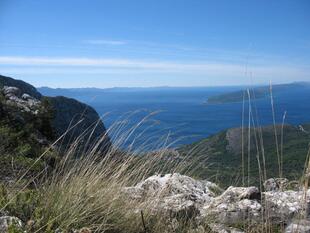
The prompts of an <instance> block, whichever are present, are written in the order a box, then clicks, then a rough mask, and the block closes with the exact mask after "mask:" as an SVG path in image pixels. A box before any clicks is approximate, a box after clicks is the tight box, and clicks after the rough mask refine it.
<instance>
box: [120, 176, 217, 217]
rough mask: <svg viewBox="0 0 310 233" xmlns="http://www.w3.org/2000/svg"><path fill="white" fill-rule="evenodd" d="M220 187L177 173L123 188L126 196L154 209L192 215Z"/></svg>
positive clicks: (195, 214) (211, 197)
mask: <svg viewBox="0 0 310 233" xmlns="http://www.w3.org/2000/svg"><path fill="white" fill-rule="evenodd" d="M219 190H220V188H219V187H218V186H217V185H216V184H214V183H212V182H209V181H197V180H194V179H192V178H190V177H188V176H183V175H180V174H178V173H174V174H166V175H164V176H160V175H154V176H151V177H149V178H148V179H146V180H144V181H142V182H141V183H139V184H137V185H136V186H134V187H128V188H126V189H125V190H124V192H125V193H126V196H127V197H130V198H132V199H135V200H138V201H141V202H148V201H151V204H150V205H149V206H152V208H153V210H154V212H156V211H160V212H169V213H170V214H171V213H173V214H174V215H178V216H180V215H182V216H187V217H190V218H192V217H193V216H197V215H200V210H201V209H202V207H203V206H204V205H205V204H207V203H209V202H210V201H212V199H213V198H214V197H215V196H216V192H218V191H219Z"/></svg>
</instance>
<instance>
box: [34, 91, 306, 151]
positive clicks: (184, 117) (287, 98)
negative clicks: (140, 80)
mask: <svg viewBox="0 0 310 233" xmlns="http://www.w3.org/2000/svg"><path fill="white" fill-rule="evenodd" d="M233 90H239V88H238V87H221V88H219V87H217V88H210V87H207V88H146V89H144V88H142V89H139V88H137V89H110V90H109V89H107V90H100V91H98V90H97V91H64V90H62V91H61V93H57V92H55V93H51V92H45V91H43V90H40V91H41V92H43V94H46V95H57V94H61V95H65V96H67V97H72V98H76V99H78V100H80V101H82V102H85V103H87V104H89V105H91V106H92V107H94V108H95V109H96V110H97V112H98V113H99V114H100V115H103V116H104V118H103V119H104V123H105V125H106V127H107V128H109V127H111V126H114V127H113V129H114V130H112V132H111V136H112V134H113V135H116V133H117V132H120V131H122V132H123V133H124V132H126V131H128V130H129V129H130V128H131V127H134V126H136V125H137V124H138V123H139V122H140V121H142V120H143V119H144V118H145V117H147V119H144V121H143V122H142V123H141V125H140V126H139V127H137V129H135V130H134V131H132V134H131V135H129V137H128V139H127V140H126V142H125V143H124V144H126V145H129V144H130V143H132V142H134V143H135V144H134V146H136V147H137V146H141V145H144V144H145V145H146V144H148V145H150V144H152V143H153V144H154V145H158V146H162V145H159V144H160V143H159V142H162V143H163V142H166V143H167V144H169V143H171V142H173V144H171V146H178V145H181V144H187V143H192V142H194V141H197V140H199V139H202V138H206V137H208V136H210V135H212V134H215V133H217V132H220V131H221V130H224V129H227V128H231V127H240V125H241V122H242V107H243V104H242V103H230V104H216V105H209V104H206V100H207V99H208V97H209V96H211V95H214V94H219V93H223V92H228V91H233ZM251 104H252V113H253V115H254V118H255V120H257V121H258V122H259V124H261V125H266V124H271V123H272V113H271V104H270V99H261V100H257V101H253V102H252V103H251ZM274 106H275V115H276V121H277V122H279V123H280V122H282V118H283V114H284V112H285V111H286V119H285V122H286V123H290V124H294V125H298V124H301V123H305V122H310V91H309V89H305V90H302V91H300V90H298V91H296V90H295V91H294V90H292V91H289V92H283V93H278V94H277V95H275V96H274ZM155 112H156V114H155ZM245 112H246V114H245V115H246V117H245V124H247V119H248V103H245ZM152 113H153V114H152ZM150 114H151V115H150ZM112 138H113V136H112ZM119 138H120V137H119V136H115V138H113V140H117V139H119ZM163 139H167V140H163ZM152 149H154V146H153V147H152Z"/></svg>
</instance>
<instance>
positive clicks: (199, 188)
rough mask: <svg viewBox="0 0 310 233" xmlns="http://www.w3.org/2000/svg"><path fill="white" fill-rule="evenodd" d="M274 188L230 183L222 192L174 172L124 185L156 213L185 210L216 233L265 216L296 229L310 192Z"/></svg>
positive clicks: (306, 227)
mask: <svg viewBox="0 0 310 233" xmlns="http://www.w3.org/2000/svg"><path fill="white" fill-rule="evenodd" d="M279 181H280V180H279ZM281 181H282V180H281ZM283 181H285V182H286V180H284V179H283ZM282 183H283V182H282ZM272 190H273V191H268V192H260V190H259V189H258V188H257V187H254V186H252V187H233V186H230V187H229V188H228V189H227V190H225V191H222V190H221V189H220V188H219V187H218V186H217V185H216V184H214V183H212V182H209V181H205V180H200V181H199V180H195V179H193V178H191V177H188V176H184V175H180V174H178V173H175V174H166V175H154V176H151V177H149V178H147V179H146V180H144V181H142V182H140V183H138V184H137V185H136V186H133V187H127V188H125V189H124V193H125V194H126V195H125V196H126V198H128V199H131V200H135V201H137V202H140V203H146V202H149V206H152V207H153V212H154V213H156V212H157V213H159V212H160V213H161V214H162V213H165V211H166V213H170V214H171V213H179V215H178V214H177V215H178V216H180V213H182V216H187V217H189V216H190V218H195V219H197V222H198V223H205V222H208V223H210V228H211V229H212V230H213V231H214V232H231V231H232V230H233V231H234V232H242V231H239V230H238V229H231V228H230V226H232V225H238V224H244V223H252V224H260V223H261V222H262V219H265V220H267V219H268V221H269V222H270V223H272V224H275V225H279V224H285V225H287V226H288V225H289V224H291V228H292V229H293V228H294V227H295V225H296V224H295V223H294V224H295V225H292V224H293V220H294V219H296V218H298V217H299V219H300V216H304V214H305V213H307V209H308V203H309V200H310V191H307V192H304V191H302V190H301V191H294V190H285V191H283V190H282V189H279V188H275V189H272ZM170 216H171V215H170ZM266 218H267V219H266ZM211 223H212V224H211ZM302 223H303V228H304V229H308V227H309V226H308V225H306V226H305V224H307V223H308V221H303V222H302ZM291 228H287V229H288V230H289V229H291ZM288 230H287V232H289V231H288Z"/></svg>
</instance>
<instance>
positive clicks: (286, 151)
mask: <svg viewBox="0 0 310 233" xmlns="http://www.w3.org/2000/svg"><path fill="white" fill-rule="evenodd" d="M248 132H249V130H248V129H247V128H245V129H244V131H243V134H244V139H243V140H244V142H243V144H244V147H243V149H242V147H241V145H242V136H241V135H242V129H241V128H237V129H229V130H225V131H223V132H221V133H219V134H216V135H214V136H211V137H209V138H207V139H204V140H202V141H200V142H197V143H194V144H192V145H187V146H183V147H182V148H180V149H179V152H180V154H181V155H182V156H184V157H186V158H187V160H188V161H189V162H190V161H193V160H195V161H196V163H195V165H194V166H196V169H194V170H193V173H192V175H193V176H195V177H199V178H203V179H208V180H213V181H214V182H216V183H218V184H220V185H221V186H222V187H227V186H229V185H256V186H259V185H260V170H259V165H260V168H261V173H262V174H264V173H265V174H266V177H264V180H266V179H267V178H271V177H280V176H281V174H279V164H278V158H277V145H276V141H275V135H274V129H273V127H272V126H266V127H261V128H253V129H250V144H248V142H249V140H248ZM277 132H278V134H277V137H278V140H279V142H280V141H281V140H280V138H281V126H277ZM309 132H310V125H309V124H305V125H303V126H302V130H301V129H300V128H298V127H295V126H291V125H285V126H284V127H283V143H282V146H281V145H278V147H279V151H280V154H281V157H282V159H281V173H282V174H283V175H282V176H284V177H285V178H288V179H289V180H296V179H299V178H300V177H301V175H302V174H303V171H304V167H305V161H306V159H307V152H308V148H309V141H310V133H309ZM229 135H231V137H232V138H229ZM259 135H261V138H262V140H260V139H259V137H260V136H259ZM242 150H243V154H244V161H243V163H242ZM258 160H259V163H258ZM264 161H265V162H264ZM243 175H244V176H246V178H245V177H243Z"/></svg>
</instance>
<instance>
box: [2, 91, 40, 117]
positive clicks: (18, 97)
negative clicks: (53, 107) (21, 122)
mask: <svg viewBox="0 0 310 233" xmlns="http://www.w3.org/2000/svg"><path fill="white" fill-rule="evenodd" d="M2 93H3V95H4V97H5V99H6V104H8V105H11V106H16V107H17V108H19V109H21V111H23V112H29V113H32V114H37V112H38V108H39V106H40V104H41V101H40V100H38V99H35V98H34V97H31V96H30V95H29V94H26V93H24V94H22V91H21V90H20V89H19V88H17V87H8V86H4V87H3V88H2Z"/></svg>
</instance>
